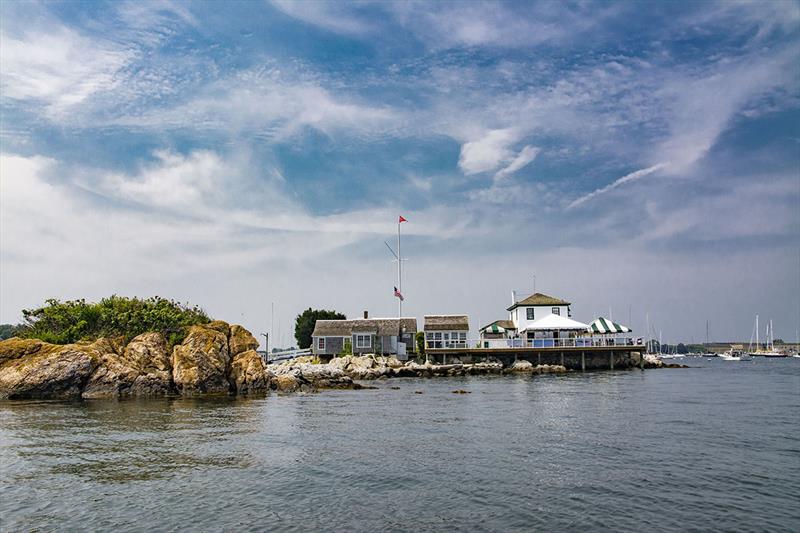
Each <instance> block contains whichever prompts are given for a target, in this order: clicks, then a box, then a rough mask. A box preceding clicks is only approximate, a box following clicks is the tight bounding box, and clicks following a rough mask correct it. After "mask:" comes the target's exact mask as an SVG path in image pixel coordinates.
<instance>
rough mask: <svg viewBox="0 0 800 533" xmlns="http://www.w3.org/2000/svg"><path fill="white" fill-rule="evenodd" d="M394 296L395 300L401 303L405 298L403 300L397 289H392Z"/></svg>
mask: <svg viewBox="0 0 800 533" xmlns="http://www.w3.org/2000/svg"><path fill="white" fill-rule="evenodd" d="M394 295H395V296H396V297H397V298H400V301H401V302H402V301H403V300H405V298H403V295H402V294H400V291H398V290H397V287H395V288H394Z"/></svg>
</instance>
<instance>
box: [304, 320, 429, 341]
mask: <svg viewBox="0 0 800 533" xmlns="http://www.w3.org/2000/svg"><path fill="white" fill-rule="evenodd" d="M400 326H403V327H405V328H406V332H408V333H416V332H417V319H416V318H413V317H410V318H409V317H403V318H359V319H355V320H317V323H316V324H315V325H314V333H312V334H311V336H313V337H347V336H349V335H351V334H352V333H353V332H358V333H376V334H377V335H381V336H387V337H388V336H391V335H397V332H398V331H399V330H400Z"/></svg>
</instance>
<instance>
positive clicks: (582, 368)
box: [561, 352, 586, 372]
mask: <svg viewBox="0 0 800 533" xmlns="http://www.w3.org/2000/svg"><path fill="white" fill-rule="evenodd" d="M561 357H564V354H563V353H562V354H561ZM581 372H586V356H585V355H584V353H583V352H581Z"/></svg>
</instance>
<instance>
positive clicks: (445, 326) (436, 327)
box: [425, 315, 469, 331]
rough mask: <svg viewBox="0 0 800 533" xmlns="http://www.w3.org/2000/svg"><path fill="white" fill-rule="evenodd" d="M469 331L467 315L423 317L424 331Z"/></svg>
mask: <svg viewBox="0 0 800 533" xmlns="http://www.w3.org/2000/svg"><path fill="white" fill-rule="evenodd" d="M442 330H448V331H453V330H455V331H469V317H468V316H467V315H425V331H442Z"/></svg>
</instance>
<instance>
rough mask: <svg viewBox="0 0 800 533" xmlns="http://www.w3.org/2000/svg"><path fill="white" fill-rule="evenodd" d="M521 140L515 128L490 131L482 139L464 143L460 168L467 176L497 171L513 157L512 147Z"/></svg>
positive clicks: (459, 162) (460, 157) (459, 159)
mask: <svg viewBox="0 0 800 533" xmlns="http://www.w3.org/2000/svg"><path fill="white" fill-rule="evenodd" d="M518 139H519V132H518V131H516V130H515V129H513V128H507V129H498V130H490V131H488V132H486V133H485V134H483V135H482V136H481V138H480V139H477V140H475V141H470V142H466V143H464V145H463V146H462V147H461V155H460V156H459V158H458V166H459V167H460V168H461V170H462V171H463V172H464V173H465V174H477V173H479V172H487V171H490V170H494V169H496V168H497V167H498V166H500V165H501V164H502V163H504V162H506V161H508V160H510V159H511V158H512V157H513V152H512V151H511V148H510V146H511V145H512V144H514V143H515V142H517V140H518Z"/></svg>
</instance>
